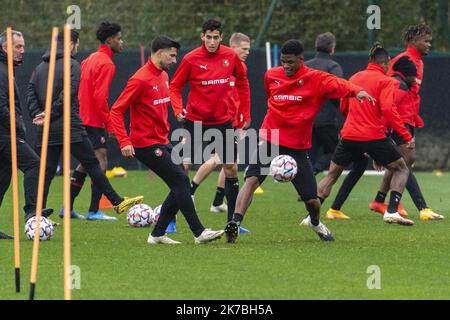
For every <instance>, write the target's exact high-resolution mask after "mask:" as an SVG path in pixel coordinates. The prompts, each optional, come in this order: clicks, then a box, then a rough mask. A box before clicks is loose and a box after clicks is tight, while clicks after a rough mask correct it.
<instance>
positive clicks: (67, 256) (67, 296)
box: [63, 24, 72, 300]
mask: <svg viewBox="0 0 450 320" xmlns="http://www.w3.org/2000/svg"><path fill="white" fill-rule="evenodd" d="M70 51H71V50H70V26H69V25H68V24H66V25H65V26H64V135H63V136H64V148H63V159H64V160H63V163H64V177H63V179H64V180H63V181H64V300H71V299H72V291H71V288H70V285H71V281H70V273H71V272H70V266H71V252H70V113H71V105H70V94H71V92H70V90H71V89H70V88H71V83H70V78H71V77H70V73H71V68H70V53H71V52H70Z"/></svg>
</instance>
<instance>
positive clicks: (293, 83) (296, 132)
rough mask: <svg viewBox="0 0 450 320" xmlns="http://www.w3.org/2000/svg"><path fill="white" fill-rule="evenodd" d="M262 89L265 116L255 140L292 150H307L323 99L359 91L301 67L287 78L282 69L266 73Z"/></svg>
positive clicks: (318, 72) (332, 76) (350, 85)
mask: <svg viewBox="0 0 450 320" xmlns="http://www.w3.org/2000/svg"><path fill="white" fill-rule="evenodd" d="M264 87H265V91H266V95H267V97H268V100H267V104H268V109H267V114H266V117H265V118H264V122H263V124H262V126H261V129H266V130H260V133H259V136H260V137H261V138H263V139H265V140H267V141H269V142H271V143H274V144H277V141H276V137H275V136H274V135H275V134H276V131H274V129H279V143H278V144H279V145H281V146H285V147H288V148H292V149H309V148H311V140H312V128H313V123H314V118H315V116H316V114H317V113H318V112H319V111H320V108H321V107H322V106H323V102H324V100H326V99H337V98H343V97H354V96H356V95H357V94H358V92H359V91H361V90H362V89H361V88H360V87H358V86H356V85H353V84H351V83H350V82H348V81H346V80H344V79H340V78H337V77H336V76H334V75H332V74H329V73H326V72H322V71H318V70H314V69H311V68H308V67H306V66H305V65H302V66H301V67H300V69H299V70H298V71H297V73H296V74H295V75H293V76H291V77H289V76H287V75H286V73H285V72H284V69H283V68H282V67H275V68H272V69H270V70H269V71H267V72H266V75H265V78H264Z"/></svg>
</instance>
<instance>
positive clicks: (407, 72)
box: [392, 56, 417, 77]
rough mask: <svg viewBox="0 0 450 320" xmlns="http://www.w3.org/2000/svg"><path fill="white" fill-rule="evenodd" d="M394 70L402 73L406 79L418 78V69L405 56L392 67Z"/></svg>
mask: <svg viewBox="0 0 450 320" xmlns="http://www.w3.org/2000/svg"><path fill="white" fill-rule="evenodd" d="M392 70H394V71H397V72H400V73H401V74H403V75H404V76H405V77H417V67H416V65H415V64H414V62H412V61H411V60H410V59H409V58H408V57H406V56H403V57H401V58H400V59H398V60H397V61H396V62H395V63H394V65H393V66H392Z"/></svg>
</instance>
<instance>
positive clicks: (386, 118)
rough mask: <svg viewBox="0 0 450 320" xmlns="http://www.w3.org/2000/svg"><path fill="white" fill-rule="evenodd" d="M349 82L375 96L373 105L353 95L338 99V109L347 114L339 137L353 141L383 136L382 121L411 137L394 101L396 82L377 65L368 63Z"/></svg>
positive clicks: (384, 132)
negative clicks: (348, 97) (339, 106)
mask: <svg viewBox="0 0 450 320" xmlns="http://www.w3.org/2000/svg"><path fill="white" fill-rule="evenodd" d="M350 82H351V83H353V84H355V85H358V86H360V87H361V88H363V89H364V90H365V91H366V92H367V93H368V94H370V95H371V96H372V97H373V98H375V99H376V103H375V105H372V103H371V102H369V101H366V100H364V101H362V102H359V101H358V100H357V99H355V98H350V99H347V98H346V99H342V100H341V111H342V113H344V115H346V116H347V119H346V120H345V123H344V126H343V128H342V130H341V137H342V139H345V140H353V141H371V140H381V139H384V138H386V128H385V124H386V125H387V126H388V127H390V128H392V129H394V130H395V131H396V132H397V133H398V134H400V136H401V137H402V138H403V139H404V140H405V141H406V142H409V141H410V140H411V139H412V137H411V134H410V133H409V131H408V130H407V129H406V128H405V126H404V125H403V121H402V120H401V118H400V116H399V114H398V112H397V108H396V106H395V103H394V92H395V89H396V83H395V82H396V81H395V79H393V78H392V77H388V76H386V75H385V74H384V69H383V68H382V67H381V66H380V65H378V64H376V63H369V65H368V66H367V69H365V70H363V71H360V72H358V73H356V74H355V75H353V76H352V77H351V78H350ZM384 122H385V123H384Z"/></svg>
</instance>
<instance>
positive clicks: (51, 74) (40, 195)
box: [29, 28, 58, 300]
mask: <svg viewBox="0 0 450 320" xmlns="http://www.w3.org/2000/svg"><path fill="white" fill-rule="evenodd" d="M57 37H58V28H53V31H52V40H51V45H50V63H49V68H48V79H47V96H46V98H45V110H44V115H45V116H44V130H43V134H42V150H41V160H40V166H39V182H38V192H37V201H36V202H37V203H36V229H35V232H34V242H33V255H32V259H31V274H30V295H29V299H30V300H34V293H35V288H36V278H37V269H38V260H39V243H40V224H41V216H42V204H43V201H44V182H45V171H46V167H47V151H48V135H49V130H50V114H51V112H52V99H53V82H54V78H55V64H56V46H57Z"/></svg>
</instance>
